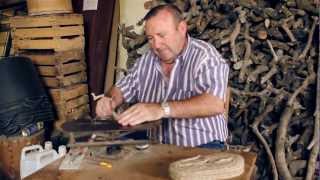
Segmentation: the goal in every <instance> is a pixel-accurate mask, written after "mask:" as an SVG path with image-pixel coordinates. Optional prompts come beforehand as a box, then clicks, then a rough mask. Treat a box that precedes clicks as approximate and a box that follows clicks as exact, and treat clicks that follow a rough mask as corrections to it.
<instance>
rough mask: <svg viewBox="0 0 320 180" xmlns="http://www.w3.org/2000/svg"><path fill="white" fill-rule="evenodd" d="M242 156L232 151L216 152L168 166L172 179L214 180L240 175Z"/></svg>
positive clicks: (242, 166) (241, 171) (242, 163)
mask: <svg viewBox="0 0 320 180" xmlns="http://www.w3.org/2000/svg"><path fill="white" fill-rule="evenodd" d="M243 172H244V158H243V157H242V156H241V155H238V154H233V153H218V154H213V155H206V156H201V155H198V156H195V157H191V158H187V159H182V160H178V161H176V162H173V163H171V164H170V166H169V174H170V177H171V178H172V179H173V180H213V179H214V180H216V179H229V178H233V177H237V176H240V175H241V174H242V173H243Z"/></svg>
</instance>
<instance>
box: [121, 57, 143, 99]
mask: <svg viewBox="0 0 320 180" xmlns="http://www.w3.org/2000/svg"><path fill="white" fill-rule="evenodd" d="M138 62H139V60H137V62H136V63H135V65H134V66H133V67H132V68H131V69H129V70H128V73H127V75H126V76H125V77H123V78H121V79H120V80H119V81H117V83H116V84H115V86H116V87H118V88H119V89H120V91H121V92H122V95H123V98H124V100H125V102H127V103H132V102H136V100H137V92H138V85H139V84H138V73H139V71H138V67H139V65H138V64H139V63H138Z"/></svg>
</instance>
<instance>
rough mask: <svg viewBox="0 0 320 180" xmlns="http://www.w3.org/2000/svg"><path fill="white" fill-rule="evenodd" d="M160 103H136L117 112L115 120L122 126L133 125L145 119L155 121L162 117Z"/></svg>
mask: <svg viewBox="0 0 320 180" xmlns="http://www.w3.org/2000/svg"><path fill="white" fill-rule="evenodd" d="M163 115H164V112H163V110H162V108H161V106H160V104H156V103H138V104H135V105H133V106H131V107H130V108H129V109H127V110H126V111H124V112H123V113H121V114H119V116H118V117H117V121H118V122H119V123H120V124H121V125H123V126H128V125H129V126H134V125H137V124H141V123H143V122H146V121H155V120H159V119H161V118H162V117H163Z"/></svg>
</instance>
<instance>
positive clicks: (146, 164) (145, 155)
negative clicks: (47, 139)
mask: <svg viewBox="0 0 320 180" xmlns="http://www.w3.org/2000/svg"><path fill="white" fill-rule="evenodd" d="M130 148H131V147H130ZM131 149H132V151H130V152H128V153H127V154H125V156H124V157H123V158H121V159H118V160H107V161H108V162H110V163H111V164H112V168H107V167H101V166H98V165H95V164H89V163H82V164H81V168H80V170H59V166H60V163H61V162H62V159H59V160H57V161H55V162H54V163H52V164H50V165H48V166H46V167H45V168H43V169H42V170H40V171H38V172H36V173H35V174H33V175H31V176H29V177H27V178H26V179H30V180H31V179H32V180H71V179H75V180H88V179H90V180H107V179H108V180H113V179H120V180H126V179H129V180H164V179H170V178H169V174H168V168H169V164H170V163H171V162H174V161H177V160H179V159H183V158H189V157H193V156H196V155H207V154H215V153H220V152H232V153H237V154H241V155H242V156H243V157H244V159H245V172H244V173H243V174H242V175H241V176H239V177H237V178H233V179H237V180H247V179H250V178H251V177H252V175H253V173H254V168H255V162H256V158H257V155H256V154H255V153H252V152H240V151H226V150H225V151H217V150H210V149H204V148H182V147H177V146H173V145H163V144H158V145H151V146H150V147H149V148H148V149H146V150H143V151H138V150H135V149H134V148H133V147H132V148H131Z"/></svg>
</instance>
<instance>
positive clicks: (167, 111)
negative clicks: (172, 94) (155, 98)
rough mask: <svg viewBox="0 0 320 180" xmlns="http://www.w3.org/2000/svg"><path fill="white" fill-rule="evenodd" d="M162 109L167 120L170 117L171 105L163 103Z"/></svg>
mask: <svg viewBox="0 0 320 180" xmlns="http://www.w3.org/2000/svg"><path fill="white" fill-rule="evenodd" d="M161 108H162V110H163V112H164V117H165V118H168V117H170V106H169V103H168V102H162V103H161Z"/></svg>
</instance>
